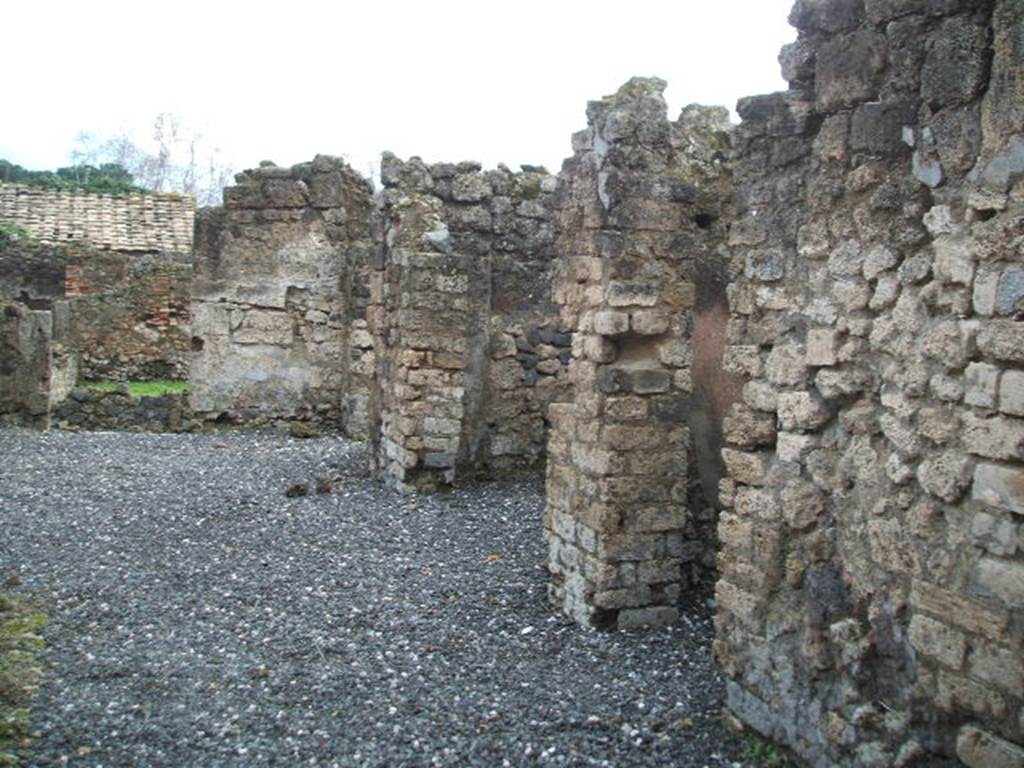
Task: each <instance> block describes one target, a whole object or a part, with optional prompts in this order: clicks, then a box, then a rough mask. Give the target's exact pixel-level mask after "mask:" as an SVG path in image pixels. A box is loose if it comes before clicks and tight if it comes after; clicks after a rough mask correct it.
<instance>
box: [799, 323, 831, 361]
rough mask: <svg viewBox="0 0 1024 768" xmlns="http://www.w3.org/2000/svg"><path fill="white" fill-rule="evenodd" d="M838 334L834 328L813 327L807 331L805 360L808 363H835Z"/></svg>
mask: <svg viewBox="0 0 1024 768" xmlns="http://www.w3.org/2000/svg"><path fill="white" fill-rule="evenodd" d="M838 336H839V334H838V332H837V331H836V330H835V329H833V328H812V329H810V330H809V331H807V351H806V354H805V357H804V362H806V363H807V365H818V366H829V365H835V364H836V349H837V346H838Z"/></svg>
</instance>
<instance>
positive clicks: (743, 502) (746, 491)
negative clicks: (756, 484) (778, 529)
mask: <svg viewBox="0 0 1024 768" xmlns="http://www.w3.org/2000/svg"><path fill="white" fill-rule="evenodd" d="M733 504H734V506H735V509H736V514H738V515H742V516H743V517H744V518H757V519H758V520H765V521H767V522H772V521H775V520H777V519H779V517H780V516H781V515H780V507H779V503H778V501H777V500H776V498H775V494H774V493H773V492H772V491H770V490H767V489H764V488H748V487H744V486H740V487H739V488H738V489H737V490H736V495H735V499H734V500H733Z"/></svg>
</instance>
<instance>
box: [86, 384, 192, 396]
mask: <svg viewBox="0 0 1024 768" xmlns="http://www.w3.org/2000/svg"><path fill="white" fill-rule="evenodd" d="M127 384H128V394H130V395H132V396H133V397H160V395H170V394H175V393H179V392H188V382H187V381H129V382H127ZM81 386H83V387H85V388H87V389H95V390H97V391H99V392H116V391H117V390H118V389H120V388H121V387H122V386H124V382H120V381H83V382H82V384H81Z"/></svg>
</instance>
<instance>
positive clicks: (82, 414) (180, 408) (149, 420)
mask: <svg viewBox="0 0 1024 768" xmlns="http://www.w3.org/2000/svg"><path fill="white" fill-rule="evenodd" d="M191 416H192V414H191V411H190V410H189V407H188V396H187V395H186V394H184V393H180V392H171V393H168V394H164V395H158V396H150V397H134V396H132V395H131V394H129V392H128V389H127V385H125V387H124V388H123V389H121V390H119V391H117V390H115V391H112V392H103V391H98V390H94V389H86V388H82V387H79V388H76V389H72V390H71V391H70V393H68V396H67V397H65V398H64V399H63V400H62V401H61V402H60V403H57V404H54V407H53V409H52V415H51V419H50V425H51V426H53V427H55V428H57V429H65V430H101V431H114V432H186V431H190V430H192V429H196V428H198V426H199V425H198V422H196V421H194V420H193V419H192V418H191Z"/></svg>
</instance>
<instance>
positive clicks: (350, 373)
mask: <svg viewBox="0 0 1024 768" xmlns="http://www.w3.org/2000/svg"><path fill="white" fill-rule="evenodd" d="M237 180H238V185H237V186H234V187H228V188H227V189H226V190H225V193H224V207H223V208H214V209H207V210H204V211H202V212H201V213H200V215H199V217H198V221H197V224H196V266H195V270H196V271H195V278H194V281H193V287H192V314H193V333H192V349H193V355H192V368H191V395H190V398H191V405H192V408H193V410H194V411H195V412H196V415H197V416H199V417H202V418H206V419H218V418H220V419H222V420H228V421H237V422H246V423H260V422H273V421H290V420H310V421H318V422H321V423H324V424H332V425H337V426H340V427H344V428H346V429H348V430H349V432H350V433H351V434H354V435H360V434H365V430H366V417H365V410H366V406H365V402H366V387H367V383H366V378H367V372H368V371H370V370H372V353H370V352H369V351H368V350H369V346H370V340H369V338H368V334H367V333H366V332H365V320H362V319H361V318H360V315H361V314H365V306H366V297H365V294H366V288H365V277H364V275H365V273H366V269H367V268H368V266H367V264H368V262H367V259H368V257H369V253H370V250H371V248H370V246H371V232H370V227H371V208H372V199H371V195H372V190H371V188H370V185H369V183H368V182H367V181H366V180H364V179H363V178H362V177H360V176H359V175H358V174H357V173H355V172H354V171H353V170H352V169H351V168H349V167H348V166H347V165H346V164H345V163H344V162H342V161H341V160H337V159H334V158H330V157H326V156H318V157H317V158H316V159H314V160H313V161H312V162H310V163H303V164H301V165H296V166H294V167H293V168H277V167H274V166H272V165H268V166H266V167H261V168H258V169H255V170H252V171H247V172H245V173H243V174H240V175H239V176H238V177H237Z"/></svg>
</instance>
